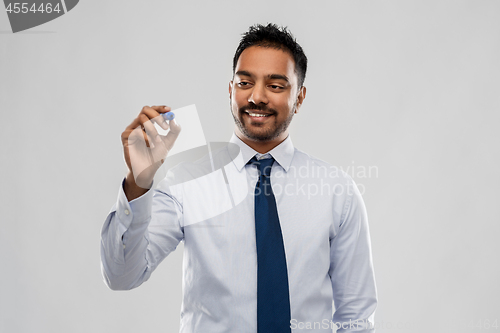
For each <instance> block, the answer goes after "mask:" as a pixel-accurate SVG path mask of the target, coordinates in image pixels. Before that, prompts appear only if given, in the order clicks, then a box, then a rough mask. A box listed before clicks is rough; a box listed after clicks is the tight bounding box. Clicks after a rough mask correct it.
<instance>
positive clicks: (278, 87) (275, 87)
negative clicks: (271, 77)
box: [269, 84, 285, 90]
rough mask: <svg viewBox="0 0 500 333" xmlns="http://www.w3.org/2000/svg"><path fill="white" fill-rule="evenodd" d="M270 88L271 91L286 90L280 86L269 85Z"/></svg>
mask: <svg viewBox="0 0 500 333" xmlns="http://www.w3.org/2000/svg"><path fill="white" fill-rule="evenodd" d="M269 87H270V88H271V89H273V90H283V89H285V88H284V87H282V86H279V85H277V84H271V85H269Z"/></svg>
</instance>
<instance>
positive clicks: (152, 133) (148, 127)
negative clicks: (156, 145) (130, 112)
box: [139, 114, 161, 142]
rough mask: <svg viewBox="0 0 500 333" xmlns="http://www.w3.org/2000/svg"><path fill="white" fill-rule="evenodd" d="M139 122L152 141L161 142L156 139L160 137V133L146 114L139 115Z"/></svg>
mask: <svg viewBox="0 0 500 333" xmlns="http://www.w3.org/2000/svg"><path fill="white" fill-rule="evenodd" d="M139 121H140V122H141V126H143V127H144V129H145V132H146V134H147V135H148V136H149V137H151V138H152V139H155V140H157V142H159V140H161V139H156V137H158V135H159V134H158V131H157V130H156V128H155V126H154V124H153V123H152V122H151V119H149V118H148V117H147V116H146V115H145V114H140V115H139Z"/></svg>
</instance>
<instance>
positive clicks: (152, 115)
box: [142, 105, 171, 130]
mask: <svg viewBox="0 0 500 333" xmlns="http://www.w3.org/2000/svg"><path fill="white" fill-rule="evenodd" d="M170 110H171V108H170V107H168V106H165V105H160V106H156V105H153V106H151V107H144V108H143V111H142V112H144V113H145V114H146V115H147V116H148V117H149V119H154V120H153V121H154V122H155V123H157V124H158V125H160V127H161V128H163V129H164V130H168V123H167V121H166V120H165V118H163V116H161V114H162V113H166V112H169V111H170Z"/></svg>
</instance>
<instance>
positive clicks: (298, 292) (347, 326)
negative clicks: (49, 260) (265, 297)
mask: <svg viewBox="0 0 500 333" xmlns="http://www.w3.org/2000/svg"><path fill="white" fill-rule="evenodd" d="M230 142H231V143H233V144H236V145H238V146H239V148H240V150H239V154H238V155H237V157H236V158H231V160H230V162H229V163H227V164H225V165H224V167H222V168H220V169H218V170H215V171H213V172H210V173H208V174H207V173H206V172H205V173H203V172H201V173H200V174H201V175H202V176H201V177H198V178H196V176H195V174H196V170H197V169H203V168H206V165H210V164H211V165H212V167H213V161H214V160H217V159H224V158H226V159H227V156H228V152H227V151H226V150H227V149H220V150H218V151H216V152H214V153H213V154H211V156H210V159H211V160H210V161H209V162H207V161H208V160H203V161H198V162H195V163H189V164H182V165H180V166H178V167H176V168H175V170H174V171H176V172H177V175H178V174H179V173H184V174H188V175H191V176H192V177H191V178H190V179H191V180H188V181H184V182H180V183H177V184H175V185H171V184H173V182H172V179H173V178H172V177H173V175H174V174H176V172H169V174H168V175H167V177H166V178H165V179H164V180H163V181H162V182H160V183H159V185H158V187H157V188H156V189H154V190H150V191H148V192H147V193H146V194H144V195H143V196H141V197H139V198H137V199H135V200H132V201H130V202H128V201H127V198H126V196H125V194H124V192H123V187H120V190H119V195H118V200H117V202H116V204H115V205H114V206H113V208H112V210H111V212H110V213H109V215H108V217H107V219H106V221H105V223H104V226H103V229H102V241H101V261H102V272H103V276H104V280H105V282H106V284H107V285H108V286H109V287H110V288H111V289H113V290H128V289H132V288H136V287H138V286H139V285H141V284H142V283H143V282H144V281H146V280H148V278H149V277H150V275H151V273H152V272H153V271H154V270H155V268H156V267H157V266H158V265H159V264H160V262H161V261H162V260H163V259H164V258H165V257H166V256H167V255H168V254H169V253H170V252H172V251H174V250H175V248H176V247H177V245H178V244H179V242H181V241H184V262H183V267H184V268H183V301H182V309H181V319H180V320H181V325H180V327H181V328H180V332H181V333H194V332H209V333H211V332H217V333H222V332H228V333H229V332H230V333H235V332H238V333H246V332H248V333H255V332H256V331H257V328H256V327H257V325H256V324H257V323H256V320H257V309H256V306H257V254H256V245H255V220H254V189H255V185H256V183H257V179H258V171H257V168H256V166H255V165H250V164H247V162H248V161H249V160H250V159H251V158H252V157H253V156H254V155H256V154H258V153H257V152H256V151H254V150H253V149H252V148H250V147H249V146H247V145H246V144H245V143H243V142H242V141H241V140H240V139H239V138H238V137H237V136H236V135H234V134H233V136H232V138H231V140H230ZM269 154H270V155H272V157H273V158H274V159H275V160H276V162H275V163H274V164H273V166H272V170H271V184H272V188H273V192H274V195H275V197H276V204H277V208H278V213H279V218H280V223H281V230H282V234H283V242H284V246H285V253H286V260H287V268H288V278H289V286H290V306H291V318H292V320H291V323H290V325H291V328H292V332H331V331H332V328H337V329H338V332H374V329H373V325H374V322H373V320H374V312H375V308H376V306H377V295H376V287H375V278H374V272H373V264H372V255H371V246H370V236H369V229H368V221H367V216H366V210H365V205H364V203H363V199H362V197H361V194H360V193H359V191H358V189H357V187H356V185H355V184H354V182H353V180H352V179H351V178H350V177H349V176H348V175H347V174H346V173H344V172H343V171H341V170H340V169H338V168H336V167H333V166H331V165H330V164H328V163H326V162H323V161H321V160H318V159H316V158H314V157H311V156H310V155H308V154H306V153H304V152H302V151H300V150H298V149H296V148H294V146H293V144H292V141H291V139H290V137H288V138H287V139H286V140H284V141H283V142H282V143H281V144H280V145H278V146H277V147H275V148H274V149H273V150H271V151H270V152H269ZM258 156H260V154H258ZM333 302H334V304H333Z"/></svg>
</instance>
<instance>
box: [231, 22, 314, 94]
mask: <svg viewBox="0 0 500 333" xmlns="http://www.w3.org/2000/svg"><path fill="white" fill-rule="evenodd" d="M250 46H261V47H271V48H275V49H278V50H283V51H286V52H289V53H290V54H291V55H292V57H293V60H294V61H295V72H296V73H297V77H298V81H299V82H298V83H299V88H300V87H302V85H303V84H304V79H305V78H306V71H307V57H306V55H305V54H304V51H303V50H302V47H301V46H300V45H299V44H298V43H297V41H296V40H295V37H293V35H292V34H291V32H290V31H288V30H287V27H281V28H279V27H278V26H277V25H276V24H273V23H269V24H268V25H266V26H263V25H261V24H256V25H253V26H251V27H250V28H249V29H248V31H247V32H245V33H244V34H243V37H242V38H241V41H240V44H239V45H238V48H237V49H236V53H235V54H234V58H233V74H234V71H235V70H236V64H237V63H238V59H239V58H240V55H241V53H242V52H243V51H244V50H245V49H246V48H247V47H250Z"/></svg>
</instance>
